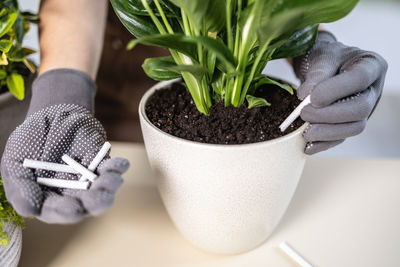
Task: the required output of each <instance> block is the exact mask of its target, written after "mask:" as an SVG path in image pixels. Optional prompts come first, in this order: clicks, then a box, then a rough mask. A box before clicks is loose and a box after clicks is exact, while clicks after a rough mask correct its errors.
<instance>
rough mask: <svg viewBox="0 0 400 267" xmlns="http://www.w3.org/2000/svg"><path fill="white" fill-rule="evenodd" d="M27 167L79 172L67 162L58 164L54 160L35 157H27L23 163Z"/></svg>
mask: <svg viewBox="0 0 400 267" xmlns="http://www.w3.org/2000/svg"><path fill="white" fill-rule="evenodd" d="M22 166H24V167H25V168H32V169H41V170H46V171H54V172H67V173H74V174H77V173H78V172H77V171H76V170H74V169H73V168H71V166H68V165H65V164H58V163H53V162H45V161H39V160H33V159H25V160H24V163H23V164H22Z"/></svg>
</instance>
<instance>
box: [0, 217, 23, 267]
mask: <svg viewBox="0 0 400 267" xmlns="http://www.w3.org/2000/svg"><path fill="white" fill-rule="evenodd" d="M3 230H4V231H5V232H7V234H8V236H9V237H10V243H9V245H8V246H7V247H4V246H2V245H0V266H4V267H6V266H7V267H16V266H18V262H19V257H20V256H21V248H22V229H21V227H19V226H15V224H13V223H5V224H4V228H3Z"/></svg>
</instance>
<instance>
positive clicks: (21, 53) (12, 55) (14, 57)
mask: <svg viewBox="0 0 400 267" xmlns="http://www.w3.org/2000/svg"><path fill="white" fill-rule="evenodd" d="M28 51H29V52H30V51H33V50H30V49H29V50H25V49H24V48H20V47H18V46H13V47H11V49H10V51H9V52H8V53H7V58H8V60H10V61H14V62H22V61H23V60H24V59H25V57H26V56H27V53H28Z"/></svg>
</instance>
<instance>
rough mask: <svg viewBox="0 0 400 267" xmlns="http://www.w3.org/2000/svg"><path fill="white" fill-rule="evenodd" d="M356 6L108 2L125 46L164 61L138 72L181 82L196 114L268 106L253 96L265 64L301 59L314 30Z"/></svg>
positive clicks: (325, 0) (216, 0) (295, 0)
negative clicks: (156, 51) (143, 48)
mask: <svg viewBox="0 0 400 267" xmlns="http://www.w3.org/2000/svg"><path fill="white" fill-rule="evenodd" d="M357 2H358V0H111V3H112V5H113V7H114V10H115V12H116V14H117V16H118V17H119V19H120V20H121V22H122V23H123V24H124V25H125V27H126V28H127V29H128V30H129V31H130V32H131V33H132V34H133V35H134V36H136V38H137V39H134V40H132V41H131V42H130V43H129V44H128V48H129V49H132V48H133V47H134V46H135V45H136V44H138V43H141V44H145V45H152V46H160V47H164V48H167V49H169V51H170V53H171V57H161V58H149V59H147V60H146V61H145V62H144V64H143V68H144V70H145V72H146V74H147V75H148V76H150V77H151V78H153V79H155V80H160V81H161V80H170V79H173V78H176V77H181V76H182V77H183V79H184V81H185V84H186V87H187V89H188V91H189V92H190V94H191V95H192V98H193V100H194V102H195V104H196V107H197V109H198V110H199V111H200V112H201V113H203V114H208V112H209V109H210V107H211V105H212V104H213V103H215V101H219V100H221V101H224V103H225V106H229V105H233V106H235V107H239V106H241V105H242V104H243V103H244V102H245V100H246V99H247V101H248V107H249V108H251V107H259V106H265V105H268V102H267V101H266V100H265V99H259V98H257V97H254V96H253V94H254V92H255V90H256V89H257V86H260V85H262V84H265V83H273V84H276V85H278V86H281V87H282V88H283V89H285V90H288V91H289V92H290V93H293V90H292V88H290V87H288V86H285V85H281V84H280V83H278V82H276V81H272V80H270V79H267V78H265V77H263V76H262V74H261V72H262V70H263V69H264V67H265V66H266V64H267V62H268V61H270V60H272V59H277V58H290V57H295V56H299V55H302V54H304V53H305V52H306V51H307V50H308V49H309V48H310V47H311V46H312V44H313V43H314V41H315V38H316V35H317V29H318V24H319V23H323V22H333V21H336V20H338V19H340V18H342V17H344V16H346V15H347V14H348V13H349V12H350V11H351V10H352V9H353V8H354V6H355V5H356V4H357Z"/></svg>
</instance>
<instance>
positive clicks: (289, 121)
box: [279, 96, 311, 132]
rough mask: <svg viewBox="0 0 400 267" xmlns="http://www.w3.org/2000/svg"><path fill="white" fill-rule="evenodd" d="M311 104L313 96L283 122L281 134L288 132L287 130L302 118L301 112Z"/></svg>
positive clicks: (307, 98)
mask: <svg viewBox="0 0 400 267" xmlns="http://www.w3.org/2000/svg"><path fill="white" fill-rule="evenodd" d="M310 103H311V96H307V97H306V98H304V100H303V101H301V103H300V104H299V105H298V106H297V107H296V108H295V109H294V110H293V111H292V113H290V115H289V116H288V117H287V118H286V120H284V121H283V122H282V124H281V125H280V126H279V129H280V130H281V132H284V131H286V129H287V128H288V127H289V126H290V125H291V124H292V123H293V122H294V121H295V120H296V119H297V118H298V117H299V116H300V113H301V110H302V109H303V108H304V107H305V106H307V105H308V104H310Z"/></svg>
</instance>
